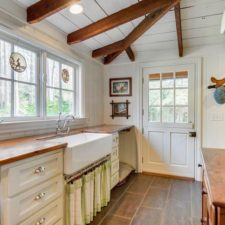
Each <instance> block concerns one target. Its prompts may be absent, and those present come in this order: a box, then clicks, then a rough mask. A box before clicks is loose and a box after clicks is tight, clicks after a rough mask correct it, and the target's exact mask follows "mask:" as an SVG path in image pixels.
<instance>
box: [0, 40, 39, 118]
mask: <svg viewBox="0 0 225 225" xmlns="http://www.w3.org/2000/svg"><path fill="white" fill-rule="evenodd" d="M12 52H19V53H21V54H22V55H23V56H24V57H25V59H26V61H27V69H26V71H25V72H23V73H17V72H14V71H13V70H12V69H11V67H10V64H9V57H10V55H11V53H12ZM37 115H38V109H37V54H36V53H35V52H34V51H31V50H28V49H26V48H23V47H20V46H18V45H14V44H12V43H9V42H7V41H4V40H0V117H3V118H7V117H10V118H15V117H35V116H37Z"/></svg>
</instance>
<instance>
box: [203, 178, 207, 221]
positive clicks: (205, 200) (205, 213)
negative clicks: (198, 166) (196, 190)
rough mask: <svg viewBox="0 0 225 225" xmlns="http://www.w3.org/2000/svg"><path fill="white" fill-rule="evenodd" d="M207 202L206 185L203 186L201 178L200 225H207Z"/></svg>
mask: <svg viewBox="0 0 225 225" xmlns="http://www.w3.org/2000/svg"><path fill="white" fill-rule="evenodd" d="M207 202H208V197H207V190H206V185H205V182H204V178H203V182H202V225H208V222H207V220H208V213H207Z"/></svg>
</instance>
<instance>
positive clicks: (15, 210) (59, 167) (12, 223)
mask: <svg viewBox="0 0 225 225" xmlns="http://www.w3.org/2000/svg"><path fill="white" fill-rule="evenodd" d="M0 170H1V184H0V191H1V199H0V203H1V225H32V224H34V225H41V224H43V225H54V224H57V223H58V222H59V221H60V220H62V221H63V151H62V150H57V151H55V152H51V153H45V154H43V155H39V156H35V157H31V158H28V159H25V160H20V161H17V162H14V163H10V164H7V165H5V166H2V167H1V168H0Z"/></svg>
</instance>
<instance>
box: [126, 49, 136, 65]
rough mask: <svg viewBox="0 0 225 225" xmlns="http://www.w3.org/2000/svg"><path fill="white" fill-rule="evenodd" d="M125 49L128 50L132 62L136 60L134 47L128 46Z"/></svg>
mask: <svg viewBox="0 0 225 225" xmlns="http://www.w3.org/2000/svg"><path fill="white" fill-rule="evenodd" d="M125 51H126V53H127V55H128V57H129V59H130V60H131V61H132V62H134V61H135V55H134V52H133V50H132V48H131V47H128V48H127V49H126V50H125Z"/></svg>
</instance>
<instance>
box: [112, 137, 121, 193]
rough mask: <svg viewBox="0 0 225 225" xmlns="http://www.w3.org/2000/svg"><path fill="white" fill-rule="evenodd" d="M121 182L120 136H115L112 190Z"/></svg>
mask: <svg viewBox="0 0 225 225" xmlns="http://www.w3.org/2000/svg"><path fill="white" fill-rule="evenodd" d="M118 182H119V134H118V133H114V134H113V144H112V153H111V189H112V188H114V187H115V186H116V185H117V184H118Z"/></svg>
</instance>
